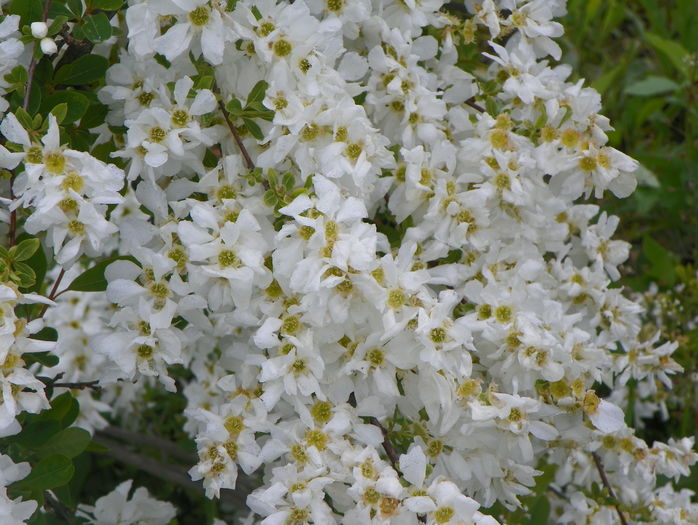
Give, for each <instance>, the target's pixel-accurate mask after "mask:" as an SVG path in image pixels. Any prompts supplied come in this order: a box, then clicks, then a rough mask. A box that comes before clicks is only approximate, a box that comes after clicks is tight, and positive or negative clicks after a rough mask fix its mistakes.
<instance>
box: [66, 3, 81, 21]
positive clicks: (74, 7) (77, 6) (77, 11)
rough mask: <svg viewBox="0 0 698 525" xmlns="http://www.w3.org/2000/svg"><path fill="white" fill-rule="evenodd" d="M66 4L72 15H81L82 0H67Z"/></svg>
mask: <svg viewBox="0 0 698 525" xmlns="http://www.w3.org/2000/svg"><path fill="white" fill-rule="evenodd" d="M67 5H68V9H70V10H71V11H72V12H73V14H74V15H76V16H77V17H81V16H82V0H67Z"/></svg>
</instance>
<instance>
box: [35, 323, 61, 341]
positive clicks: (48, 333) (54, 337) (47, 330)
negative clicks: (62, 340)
mask: <svg viewBox="0 0 698 525" xmlns="http://www.w3.org/2000/svg"><path fill="white" fill-rule="evenodd" d="M32 339H38V340H39V341H58V332H57V331H56V329H55V328H51V327H50V326H45V327H44V328H42V329H41V330H39V331H38V332H36V333H35V334H33V335H32Z"/></svg>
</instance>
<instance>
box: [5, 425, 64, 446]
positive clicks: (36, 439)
mask: <svg viewBox="0 0 698 525" xmlns="http://www.w3.org/2000/svg"><path fill="white" fill-rule="evenodd" d="M60 431H61V425H60V423H59V422H58V421H55V420H51V419H48V420H45V421H34V422H32V423H29V424H25V425H24V428H23V429H22V431H21V432H20V433H19V434H17V435H15V436H12V437H11V438H10V440H11V441H12V442H14V443H19V444H20V445H22V446H23V447H29V448H31V447H37V446H39V445H43V444H44V443H46V442H47V441H48V440H49V439H51V438H52V437H53V436H54V434H56V433H58V432H60Z"/></svg>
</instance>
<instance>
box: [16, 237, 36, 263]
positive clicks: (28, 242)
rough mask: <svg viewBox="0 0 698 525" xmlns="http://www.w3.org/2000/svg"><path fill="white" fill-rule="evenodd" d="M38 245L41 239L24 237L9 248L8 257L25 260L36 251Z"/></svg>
mask: <svg viewBox="0 0 698 525" xmlns="http://www.w3.org/2000/svg"><path fill="white" fill-rule="evenodd" d="M40 246H41V241H39V239H37V238H31V239H24V240H23V241H21V242H20V243H19V244H16V245H15V246H13V247H12V248H10V258H11V259H12V260H13V261H26V260H27V259H29V258H30V257H31V256H32V255H34V254H35V253H36V250H38V249H39V247H40Z"/></svg>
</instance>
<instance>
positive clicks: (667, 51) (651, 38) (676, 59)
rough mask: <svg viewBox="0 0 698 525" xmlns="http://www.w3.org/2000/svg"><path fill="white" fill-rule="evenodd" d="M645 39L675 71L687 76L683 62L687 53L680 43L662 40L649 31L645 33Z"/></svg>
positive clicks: (685, 64) (686, 65)
mask: <svg viewBox="0 0 698 525" xmlns="http://www.w3.org/2000/svg"><path fill="white" fill-rule="evenodd" d="M645 38H646V39H647V41H648V42H649V43H650V44H652V47H654V48H655V49H656V50H657V51H659V52H660V53H663V54H664V55H665V56H666V57H667V58H668V59H669V60H670V61H671V63H672V64H673V65H674V67H676V69H678V70H679V71H681V73H683V74H684V75H686V76H688V63H686V62H685V61H684V59H685V57H686V55H688V51H686V49H685V48H684V47H683V46H682V45H681V44H680V43H678V42H676V41H674V40H668V39H666V38H662V37H661V36H659V35H657V34H654V33H650V32H649V31H647V32H645Z"/></svg>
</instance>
